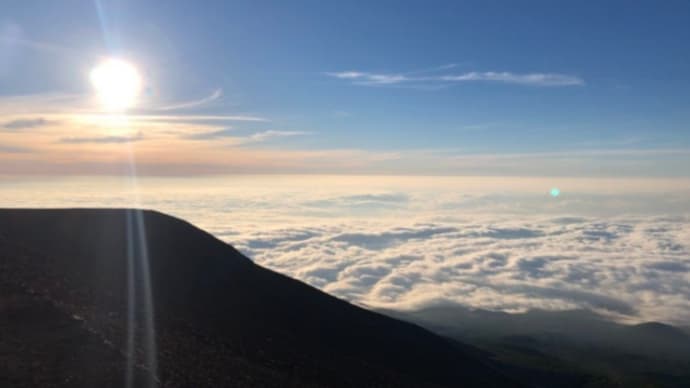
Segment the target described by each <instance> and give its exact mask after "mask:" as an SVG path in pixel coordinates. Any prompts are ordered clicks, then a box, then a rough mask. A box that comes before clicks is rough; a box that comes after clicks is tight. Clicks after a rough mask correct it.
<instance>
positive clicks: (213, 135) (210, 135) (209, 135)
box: [184, 127, 237, 140]
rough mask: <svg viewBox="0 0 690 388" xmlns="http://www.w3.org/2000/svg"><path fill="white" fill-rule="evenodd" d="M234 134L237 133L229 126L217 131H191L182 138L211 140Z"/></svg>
mask: <svg viewBox="0 0 690 388" xmlns="http://www.w3.org/2000/svg"><path fill="white" fill-rule="evenodd" d="M236 135H237V131H235V130H234V129H233V128H231V127H230V128H224V129H219V130H217V131H208V132H201V133H193V134H191V135H186V136H184V138H185V139H189V140H213V139H222V138H224V137H232V136H236Z"/></svg>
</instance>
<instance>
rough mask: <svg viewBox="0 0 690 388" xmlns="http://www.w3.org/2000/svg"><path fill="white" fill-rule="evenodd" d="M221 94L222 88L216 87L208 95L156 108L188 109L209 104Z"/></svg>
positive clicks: (166, 109) (164, 109) (165, 109)
mask: <svg viewBox="0 0 690 388" xmlns="http://www.w3.org/2000/svg"><path fill="white" fill-rule="evenodd" d="M222 96H223V90H222V89H216V90H214V91H213V92H212V93H211V94H209V95H208V96H205V97H202V98H200V99H197V100H191V101H184V102H179V103H175V104H172V105H168V106H163V107H160V108H158V110H163V111H168V110H182V109H189V108H196V107H199V106H202V105H206V104H209V103H211V102H213V101H216V100H218V99H219V98H221V97H222Z"/></svg>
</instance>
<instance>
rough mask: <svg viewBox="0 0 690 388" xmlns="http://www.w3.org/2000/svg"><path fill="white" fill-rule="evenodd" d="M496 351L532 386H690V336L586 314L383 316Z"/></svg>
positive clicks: (464, 311)
mask: <svg viewBox="0 0 690 388" xmlns="http://www.w3.org/2000/svg"><path fill="white" fill-rule="evenodd" d="M382 312H383V313H385V314H388V315H390V316H393V317H396V318H399V319H403V320H407V321H409V322H414V323H417V324H419V325H422V326H424V327H427V328H429V329H430V330H432V331H435V332H437V333H439V334H441V335H444V336H448V337H450V338H455V339H457V340H460V341H464V342H466V343H470V344H473V345H475V346H477V347H479V348H481V349H483V350H485V351H489V352H491V353H492V354H494V355H495V356H496V358H497V359H498V360H500V361H501V362H503V363H504V366H505V368H506V370H509V371H510V373H511V375H512V376H513V377H514V378H518V379H520V380H521V381H522V382H523V383H525V384H529V385H532V386H543V387H550V386H559V387H674V388H680V387H690V335H689V334H688V333H687V332H686V331H685V330H683V329H681V328H676V327H674V326H671V325H667V324H663V323H659V322H647V323H643V324H638V325H624V324H620V323H616V322H613V321H611V320H608V319H605V318H604V317H602V316H600V315H598V314H595V313H593V312H591V311H587V310H570V311H545V310H532V311H528V312H526V313H522V314H508V313H504V312H494V311H487V310H480V309H469V308H467V307H463V306H459V305H453V304H445V305H438V306H430V307H426V308H423V309H420V310H416V311H406V312H401V311H382Z"/></svg>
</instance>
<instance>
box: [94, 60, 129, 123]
mask: <svg viewBox="0 0 690 388" xmlns="http://www.w3.org/2000/svg"><path fill="white" fill-rule="evenodd" d="M90 79H91V84H92V85H93V87H94V88H95V89H96V93H97V95H98V99H99V100H100V102H101V104H102V106H103V109H105V110H107V111H111V112H121V111H124V110H127V109H129V108H131V107H133V106H134V105H135V104H136V102H137V97H139V93H140V92H141V76H140V75H139V71H137V68H136V67H134V65H132V64H131V63H129V62H127V61H124V60H121V59H116V58H110V59H106V60H104V61H103V62H101V63H99V64H98V65H97V66H96V67H94V68H93V70H91V74H90Z"/></svg>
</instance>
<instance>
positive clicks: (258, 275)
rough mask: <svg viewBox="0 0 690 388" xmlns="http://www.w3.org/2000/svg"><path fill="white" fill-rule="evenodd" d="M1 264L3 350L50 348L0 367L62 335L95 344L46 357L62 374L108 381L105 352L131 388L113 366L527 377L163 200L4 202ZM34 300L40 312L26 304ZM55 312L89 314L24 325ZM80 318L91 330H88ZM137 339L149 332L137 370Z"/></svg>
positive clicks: (311, 380) (225, 375)
mask: <svg viewBox="0 0 690 388" xmlns="http://www.w3.org/2000/svg"><path fill="white" fill-rule="evenodd" d="M0 270H1V271H0V284H1V285H2V286H3V287H4V288H5V289H7V290H14V291H12V292H9V291H8V292H6V293H5V295H3V300H5V301H6V303H5V302H3V303H0V309H5V310H6V311H5V312H7V311H10V312H11V311H14V313H13V314H14V315H11V314H10V315H9V316H8V317H9V318H7V319H6V320H5V321H3V326H2V327H4V328H5V329H4V331H3V337H2V338H0V345H1V346H2V347H0V349H5V350H6V349H8V346H10V345H8V344H10V343H12V341H15V342H14V343H21V344H24V346H25V347H26V349H25V350H26V351H36V349H35V347H36V346H38V345H36V344H38V343H40V344H41V347H42V349H43V353H41V354H43V355H44V356H36V358H31V357H29V358H27V357H26V354H25V353H22V352H21V351H19V352H16V353H15V354H14V355H13V354H9V355H8V354H2V355H0V357H5V358H9V361H8V362H6V363H4V364H0V376H2V375H6V376H15V377H16V376H22V374H21V373H19V372H17V370H23V369H22V368H24V365H23V364H22V363H23V362H26V360H27V359H32V360H36V362H38V363H43V362H45V359H44V358H45V357H50V356H51V352H50V351H48V352H46V349H47V348H46V346H48V348H49V346H53V347H55V349H56V351H57V349H62V350H61V351H62V352H73V353H75V354H81V355H82V356H81V357H80V358H79V360H80V363H79V364H78V368H77V367H76V364H75V365H72V366H71V367H70V366H69V365H66V364H65V365H62V364H58V365H62V366H55V365H54V364H55V363H47V362H46V363H45V364H41V365H42V367H45V368H48V369H47V370H46V371H44V372H41V373H43V374H44V375H46V376H47V375H55V377H54V382H55V385H56V386H94V380H93V379H94V378H95V377H94V376H95V375H96V374H94V371H95V370H98V369H99V368H103V365H104V363H105V365H107V367H108V368H109V369H108V370H110V371H113V372H112V373H104V374H103V381H101V382H99V385H103V386H121V385H120V384H118V383H117V382H113V377H112V376H124V375H125V374H126V371H127V370H131V375H132V376H133V377H132V381H134V385H135V386H141V385H144V383H145V382H146V379H142V378H140V375H141V374H142V373H143V374H149V375H156V376H154V377H151V376H149V377H151V378H153V380H149V382H150V383H155V384H158V385H163V386H195V387H198V386H214V387H217V386H237V387H254V386H257V387H258V386H266V387H271V386H295V387H297V386H300V387H302V386H319V387H324V386H334V387H362V386H380V387H388V386H410V387H419V386H454V387H473V386H478V387H479V386H481V387H492V386H494V387H499V386H500V387H504V386H514V384H513V383H512V382H510V381H509V380H507V379H505V378H503V377H502V376H501V375H500V374H499V373H498V372H497V371H496V370H495V369H494V367H492V366H490V365H489V363H488V362H487V361H485V360H483V359H482V357H484V355H483V354H481V353H480V352H479V351H477V350H476V349H475V348H472V347H469V346H465V345H461V344H459V343H457V342H453V341H450V340H447V339H444V338H442V337H439V336H437V335H434V334H431V333H430V332H428V331H426V330H424V329H422V328H420V327H418V326H415V325H412V324H408V323H404V322H401V321H397V320H394V319H391V318H388V317H385V316H383V315H380V314H377V313H374V312H370V311H367V310H364V309H361V308H359V307H356V306H353V305H350V304H348V303H346V302H344V301H341V300H339V299H336V298H333V297H331V296H329V295H327V294H324V293H322V292H320V291H318V290H316V289H314V288H312V287H310V286H307V285H305V284H303V283H301V282H299V281H296V280H293V279H290V278H287V277H285V276H282V275H280V274H277V273H274V272H272V271H269V270H267V269H264V268H262V267H259V266H257V265H255V264H254V263H252V262H251V261H250V260H248V259H247V258H246V257H244V256H242V255H241V254H240V253H239V252H237V251H236V250H235V249H233V248H232V247H230V246H229V245H227V244H225V243H223V242H221V241H219V240H217V239H215V238H214V237H212V236H211V235H209V234H207V233H205V232H203V231H201V230H199V229H196V228H194V227H193V226H192V225H190V224H188V223H186V222H184V221H181V220H178V219H175V218H172V217H169V216H166V215H163V214H160V213H156V212H149V211H133V210H84V209H80V210H72V209H70V210H0ZM147 274H149V276H147ZM149 278H150V282H148V281H147V279H149ZM128 279H130V280H129V281H128ZM148 284H150V294H151V295H152V297H151V298H147V297H146V296H147V293H148V287H147V285H148ZM128 285H130V286H132V287H128ZM149 299H150V300H152V301H153V306H154V307H152V308H151V309H148V308H147V306H148V301H149ZM128 300H129V301H135V303H129V302H128ZM9 301H14V302H12V303H10V302H9ZM17 301H19V302H17ZM8 306H9V307H8ZM32 309H34V310H36V311H39V313H37V314H36V315H31V314H29V315H26V314H24V313H17V311H20V312H21V311H26V310H32ZM150 312H153V314H150ZM42 314H43V315H45V317H44V318H46V317H47V318H46V319H54V320H56V321H59V322H63V321H64V322H67V321H65V317H67V319H68V320H70V319H71V320H72V321H76V322H77V324H75V322H71V323H70V322H67V323H65V325H66V327H67V329H66V330H68V332H69V333H72V334H70V335H67V336H65V335H64V333H63V332H62V331H61V330H62V329H60V330H58V331H56V332H55V333H56V334H55V336H54V337H50V336H48V338H44V339H43V340H42V341H38V342H37V341H35V340H34V339H32V337H31V335H34V334H35V335H41V334H40V333H39V332H44V331H45V329H44V328H41V327H40V326H37V327H36V329H35V330H33V331H28V332H27V331H26V330H25V331H22V332H23V333H24V334H23V335H24V336H23V337H22V336H21V335H20V334H18V333H19V332H20V331H17V330H16V329H17V328H18V327H19V326H21V325H32V324H34V323H33V322H32V318H31V317H32V316H35V318H36V319H41V320H43V321H45V320H46V319H44V318H40V316H41V315H42ZM12 316H14V317H15V318H12ZM147 317H153V318H152V320H153V323H154V324H153V327H155V332H156V335H155V339H156V341H155V345H154V343H152V342H150V341H147V339H150V338H153V336H152V335H150V333H151V332H152V329H151V328H150V326H151V325H149V324H148V323H149V320H147ZM128 328H134V329H133V330H128ZM77 329H79V330H82V331H83V332H84V335H83V339H80V340H74V338H75V336H74V335H73V334H74V332H73V330H77ZM12 333H14V334H12ZM31 333H33V334H31ZM12 336H19V337H17V338H12ZM77 337H78V338H82V337H79V336H77ZM70 338H72V339H70ZM89 338H92V339H93V338H97V339H98V341H95V342H93V341H91V340H88V339H89ZM128 341H129V342H128ZM96 343H98V344H101V345H100V348H98V349H97V350H96V348H97V346H96V345H95V344H96ZM128 343H134V344H136V346H135V351H134V354H135V357H134V358H132V359H133V360H134V362H133V364H132V365H131V368H128V364H127V362H126V357H125V356H126V354H127V349H128V346H127V344H128ZM31 344H34V345H31ZM51 344H52V345H51ZM87 345H88V346H87ZM32 346H33V347H32ZM90 347H93V351H92V350H90V349H91V348H90ZM155 347H157V350H156V351H155V352H154V351H152V350H153V349H155ZM10 348H11V346H10ZM32 349H33V350H32ZM37 352H38V351H37ZM38 353H40V352H38ZM38 353H37V354H38ZM91 353H93V354H92V356H89V354H91ZM154 353H155V354H156V355H157V357H155V358H152V357H150V355H151V354H154ZM104 354H107V355H108V356H107V357H109V358H107V360H106V361H103V357H105V356H103V355H104ZM41 357H44V358H41ZM113 357H114V358H113ZM48 365H54V366H53V367H52V369H51V368H49V367H48ZM1 368H7V370H6V371H3V370H2V369H1ZM13 368H14V369H13ZM17 368H19V369H17ZM24 369H26V368H24ZM152 370H157V371H158V372H157V373H148V371H152ZM5 372H7V373H5ZM17 373H19V374H17ZM89 376H90V377H89ZM118 378H120V379H121V377H118ZM0 379H2V378H1V377H0ZM20 380H21V379H20ZM85 381H88V383H86V382H85ZM0 382H1V380H0ZM80 382H82V383H80ZM17 384H18V383H17V382H15V384H14V385H17ZM44 385H45V386H50V385H49V384H44ZM17 386H21V385H17ZM25 386H31V384H30V383H26V384H25Z"/></svg>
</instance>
